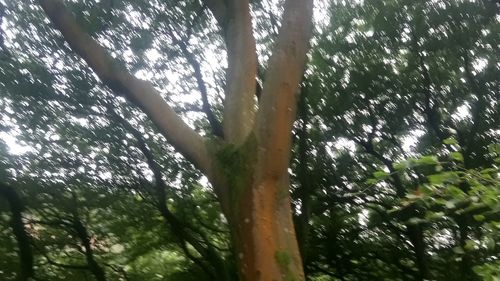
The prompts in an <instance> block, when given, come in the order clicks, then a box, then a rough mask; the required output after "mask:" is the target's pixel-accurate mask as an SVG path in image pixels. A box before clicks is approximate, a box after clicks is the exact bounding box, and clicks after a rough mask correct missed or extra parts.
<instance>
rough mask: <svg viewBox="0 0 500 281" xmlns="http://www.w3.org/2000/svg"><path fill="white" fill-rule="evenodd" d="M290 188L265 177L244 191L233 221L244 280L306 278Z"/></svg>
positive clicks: (297, 280)
mask: <svg viewBox="0 0 500 281" xmlns="http://www.w3.org/2000/svg"><path fill="white" fill-rule="evenodd" d="M287 189H288V188H287V183H286V180H280V181H264V182H258V183H255V184H252V186H251V187H250V188H248V189H246V192H245V193H244V194H242V197H241V200H240V202H241V205H240V206H241V208H240V209H239V210H237V212H236V216H235V219H234V221H233V222H232V223H233V225H234V231H233V235H234V241H235V249H236V256H237V259H238V261H237V262H238V265H239V266H238V268H239V271H240V272H239V273H240V279H241V281H267V280H295V281H299V280H304V274H303V269H302V262H301V259H300V254H299V251H298V245H297V240H296V236H295V230H294V227H293V222H292V217H291V214H292V212H291V209H290V197H289V196H288V192H287Z"/></svg>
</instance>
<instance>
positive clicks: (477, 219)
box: [473, 215, 486, 221]
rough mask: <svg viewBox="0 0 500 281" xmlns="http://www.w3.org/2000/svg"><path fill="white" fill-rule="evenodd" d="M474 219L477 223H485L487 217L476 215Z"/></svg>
mask: <svg viewBox="0 0 500 281" xmlns="http://www.w3.org/2000/svg"><path fill="white" fill-rule="evenodd" d="M473 218H474V219H475V220H476V221H484V219H485V218H486V217H485V216H483V215H474V216H473Z"/></svg>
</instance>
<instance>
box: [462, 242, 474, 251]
mask: <svg viewBox="0 0 500 281" xmlns="http://www.w3.org/2000/svg"><path fill="white" fill-rule="evenodd" d="M475 246H476V242H474V241H472V240H467V241H465V245H464V250H466V251H472V250H474V247H475Z"/></svg>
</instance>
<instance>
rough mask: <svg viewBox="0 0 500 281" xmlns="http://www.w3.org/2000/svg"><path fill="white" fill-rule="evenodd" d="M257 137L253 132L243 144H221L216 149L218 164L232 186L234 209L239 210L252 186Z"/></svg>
mask: <svg viewBox="0 0 500 281" xmlns="http://www.w3.org/2000/svg"><path fill="white" fill-rule="evenodd" d="M256 148H257V139H256V137H255V135H254V134H251V135H250V136H249V137H248V139H247V141H246V142H245V143H244V144H243V145H241V146H236V145H233V144H225V145H219V146H218V148H217V150H216V158H217V166H218V167H219V169H220V170H221V171H222V172H223V173H224V175H225V176H226V179H227V180H228V184H229V186H230V191H229V192H230V198H231V203H232V204H233V206H232V208H233V209H234V210H233V211H238V206H239V205H240V199H241V196H242V194H243V193H244V191H245V188H250V187H251V180H252V175H253V169H254V164H255V162H256V160H257V155H256V153H257V152H256V150H257V149H256Z"/></svg>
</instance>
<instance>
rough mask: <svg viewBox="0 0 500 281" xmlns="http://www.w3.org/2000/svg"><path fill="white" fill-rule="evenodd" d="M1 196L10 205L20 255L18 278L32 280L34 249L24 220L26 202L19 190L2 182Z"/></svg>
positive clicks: (23, 280) (0, 185)
mask: <svg viewBox="0 0 500 281" xmlns="http://www.w3.org/2000/svg"><path fill="white" fill-rule="evenodd" d="M0 196H2V197H4V198H5V199H6V200H7V202H8V203H9V205H10V210H11V221H10V225H11V227H12V232H13V233H14V237H15V238H16V242H17V246H18V255H19V267H20V268H19V273H18V276H17V280H20V281H25V280H30V279H31V278H32V277H33V276H34V275H35V272H34V268H33V251H32V249H31V243H30V236H29V234H28V231H27V230H26V227H25V225H24V222H23V214H22V212H23V211H24V204H23V202H22V201H21V198H20V197H19V195H18V194H17V192H16V191H15V190H14V189H13V188H12V187H10V186H8V185H6V184H3V183H0Z"/></svg>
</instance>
